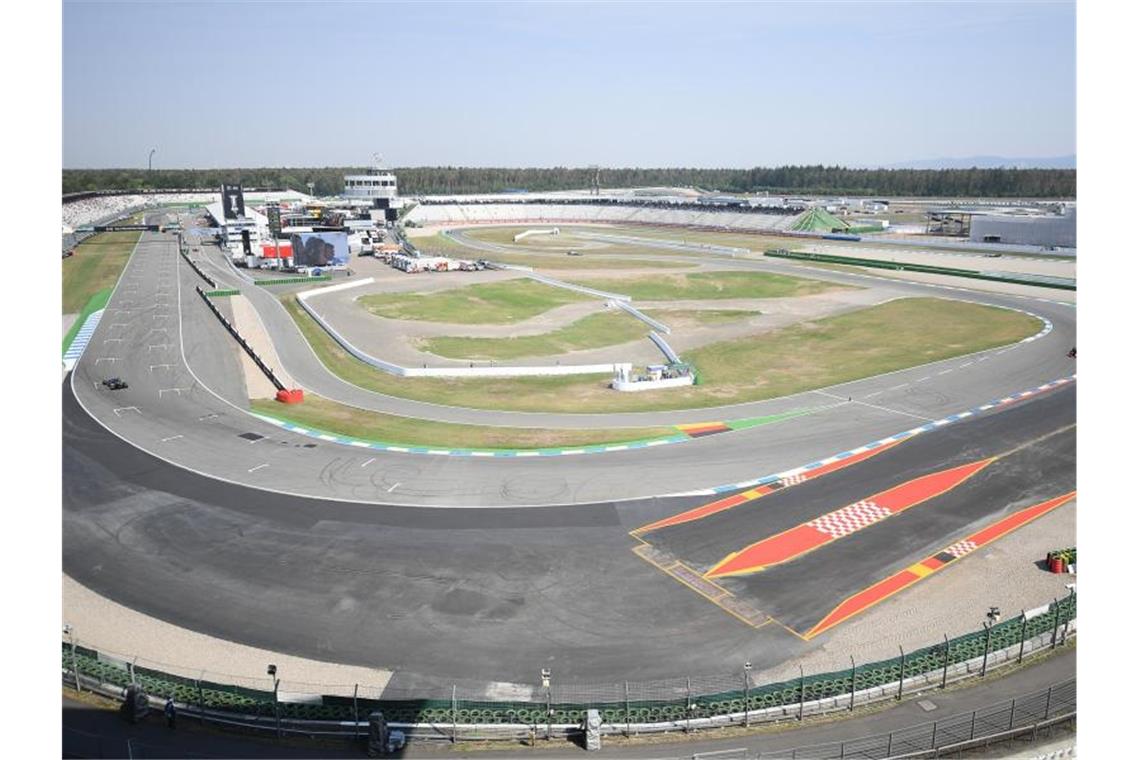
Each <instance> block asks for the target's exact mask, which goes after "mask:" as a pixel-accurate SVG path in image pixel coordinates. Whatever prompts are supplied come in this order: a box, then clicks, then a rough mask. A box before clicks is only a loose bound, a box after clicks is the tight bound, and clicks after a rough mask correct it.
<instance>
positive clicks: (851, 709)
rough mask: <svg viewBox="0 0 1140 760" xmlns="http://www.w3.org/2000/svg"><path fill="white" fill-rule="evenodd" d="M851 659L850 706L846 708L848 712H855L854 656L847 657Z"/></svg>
mask: <svg viewBox="0 0 1140 760" xmlns="http://www.w3.org/2000/svg"><path fill="white" fill-rule="evenodd" d="M848 657H850V658H851V704H849V705H848V706H847V711H848V712H854V711H855V655H853V654H852V655H848Z"/></svg>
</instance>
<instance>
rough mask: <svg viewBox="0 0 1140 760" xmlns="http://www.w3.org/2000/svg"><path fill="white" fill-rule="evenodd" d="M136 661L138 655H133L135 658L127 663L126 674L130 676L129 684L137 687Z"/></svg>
mask: <svg viewBox="0 0 1140 760" xmlns="http://www.w3.org/2000/svg"><path fill="white" fill-rule="evenodd" d="M138 659H139V658H138V655H135V657H134V658H133V659H132V660H131V661H130V662H128V663H127V672H128V673H129V674H130V676H131V683H133V684H135V685H136V686H137V685H138V679H137V678H135V663H136V662H138Z"/></svg>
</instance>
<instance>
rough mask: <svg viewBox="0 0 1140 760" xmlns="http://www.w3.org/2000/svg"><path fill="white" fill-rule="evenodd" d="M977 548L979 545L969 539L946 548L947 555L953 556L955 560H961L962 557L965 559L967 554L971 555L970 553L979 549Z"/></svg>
mask: <svg viewBox="0 0 1140 760" xmlns="http://www.w3.org/2000/svg"><path fill="white" fill-rule="evenodd" d="M977 548H978V545H977V544H975V543H974V542H973V541H971V540H969V539H966V540H964V541H959V542H958V543H956V544H954V545H953V546H947V547H946V553H947V554H953V555H954V558H955V559H961V558H962V557H965V556H966V555H967V554H969V553H970V552H972V551H974V549H977Z"/></svg>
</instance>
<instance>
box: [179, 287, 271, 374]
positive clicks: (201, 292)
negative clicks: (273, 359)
mask: <svg viewBox="0 0 1140 760" xmlns="http://www.w3.org/2000/svg"><path fill="white" fill-rule="evenodd" d="M194 290H196V291H198V295H199V296H201V297H202V301H203V302H204V303H205V304H206V305H207V306H209V307H210V311H212V312H214V316H215V317H217V318H218V320H219V321H220V322H221V323H222V325H223V326H224V327H225V328H226V331H227V332H228V333H229V334H230V335H232V336H233V338H234V340H236V341H237V342H238V345H239V346H241V347H242V348H243V349H245V352H246V353H247V354H249V358H251V359H253V363H254V364H256V365H257V367H258V369H260V370H261V371H262V372H264V373H265V376H266V377H268V378H269V382H271V383H273V386H274V387H275V388H276V389H277V390H279V391H283V390H285V384H284V383H282V382H281V381H280V380H278V379H277V375H276V374H275V373H274V372H273V370H271V369H270V368H269V366H268V365H267V364H266V363H265V362H264V361H262V360H261V357H260V356H258V355H257V352H256V351H254V350H253V347H252V346H250V345H249V343H247V342H246V339H245V338H243V337H242V336H241V333H239V332H238V331H237V328H236V327H234V326H233V325H232V324H230V321H229V320H228V319H226V317H225V315H224V314H222V312H221V310H219V309H218V307H217V306H216V305H215V304H214V302H213V301H211V300H210V294H209V293H207V292H206V291H204V290H202V288H200V287H198V286H197V285H195V286H194Z"/></svg>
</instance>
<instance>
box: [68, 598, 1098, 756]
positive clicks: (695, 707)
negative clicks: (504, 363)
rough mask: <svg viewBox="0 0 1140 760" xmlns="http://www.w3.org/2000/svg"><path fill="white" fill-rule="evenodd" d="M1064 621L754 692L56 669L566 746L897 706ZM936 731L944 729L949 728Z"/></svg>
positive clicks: (736, 687) (75, 652)
mask: <svg viewBox="0 0 1140 760" xmlns="http://www.w3.org/2000/svg"><path fill="white" fill-rule="evenodd" d="M1075 619H1076V594H1075V592H1073V593H1071V594H1070V595H1069V596H1068V597H1066V598H1064V599H1062V600H1060V601H1054V602H1053V603H1051V604H1049V605H1043V606H1042V607H1040V608H1038V609H1037V610H1031V611H1029V612H1026V613H1023V614H1022V615H1019V616H1017V617H1014V618H1011V619H1009V620H1006V621H1004V622H1001V623H997V624H993V625H989V624H987V625H986V626H985V627H984V628H983V629H982V630H981V631H976V632H973V633H968V634H965V635H963V636H958V637H956V638H949V637H944V639H943V641H942V642H939V643H937V644H934V645H932V646H927V647H923V648H921V649H918V650H914V651H911V652H902V651H901V648H900V655H899V656H898V657H894V658H891V659H887V660H880V661H877V662H871V663H866V664H862V665H856V664H855V662H854V659H853V658H852V666H851V667H850V668H847V669H844V670H840V671H834V672H830V673H821V674H814V675H806V676H805V675H801V676H800V677H798V678H793V679H790V680H786V681H782V682H778V683H768V684H761V683H755V682H754V681H753V679H752V678H751V677H750V674H749V673H748V672H746V671H741V672H738V673H735V674H731V673H729V674H721V675H706V676H691V677H684V678H671V679H661V680H656V681H637V682H633V681H629V682H618V683H567V682H559V681H557V680H551V681H550V682H549V683H548V684H546V685H543V686H537V685H536V686H530V685H525V684H514V685H509V684H508V685H504V686H502V687H500V688H498V689H497V690H495V691H494V692H493V693H489V692H488V689H487V684H486V683H485V682H479V683H473V684H463V683H456V684H453V685H443V684H441V685H437V686H427V687H416V688H414V689H410V690H400V689H398V688H394V687H387V688H383V689H381V688H378V687H375V686H368V685H365V684H351V685H344V684H342V685H339V686H334V685H328V684H305V683H295V682H287V683H283V682H280V681H272V680H271V679H268V678H264V679H254V680H251V679H242V678H234V677H232V676H225V675H221V674H215V673H209V672H206V671H201V672H196V673H188V672H185V671H183V672H182V673H181V674H179V673H177V672H175V671H176V670H177V669H174V668H170V667H168V666H165V665H162V664H160V663H152V662H147V661H145V660H140V659H139V658H130V657H125V656H122V655H116V654H111V653H108V652H99V651H97V650H94V649H90V648H87V647H84V646H82V645H81V644H80V643H78V642H75V641H74V640H71V639H69V640H66V641H64V642H63V648H62V656H63V661H62V665H63V675H64V679H65V681H66V682H68V683H71V684H74V685H77V687H78V688H80V689H83V688H92V689H95V690H98V691H100V692H102V693H104V694H109V695H111V696H115V697H121V696H122V694H123V691H124V690H125V688H126V687H127V686H128V685H130V684H137V685H138V686H140V687H142V689H143V690H144V691H145V692H146V693H147V694H149V695H150V696H151V697H152V698H154V699H157V700H162V699H165V698H166V697H167V696H173V698H174V700H175V702H176V703H177V704H178V705H179V706H180V709H182V710H183V711H189V712H190V713H191V714H193V715H196V716H198V717H200V718H201V719H203V720H206V719H209V720H212V721H217V722H228V723H233V724H240V725H245V726H250V727H257V728H263V729H268V730H276V731H278V732H279V733H280V732H283V731H297V732H299V733H305V734H313V733H333V734H338V735H356V734H361V733H363V732H365V731H366V730H367V722H366V721H367V716H368V715H369V714H370V713H372V712H374V711H380V712H382V713H383V714H384V716H385V718H386V720H387V721H388V722H389V723H390V724H393V725H396V726H397V727H404V728H406V729H407V732H408V733H409V734H411V735H413V736H432V737H436V738H445V739H453V740H454V739H458V738H492V737H499V736H501V737H504V738H506V737H518V736H522V735H526V734H528V733H538V734H539V735H555V734H557V735H567V734H573V733H576V732H577V731H578V726H579V724H580V722H581V720H582V718H583V716H584V714H585V711H586V710H588V709H596V710H598V711H599V712H600V714H601V719H602V723H603V726H602V730H603V733H609V734H618V733H626V734H629V733H651V732H658V731H670V730H688V729H698V728H706V727H716V726H725V725H740V724H745V725H747V724H749V723H750V722H755V723H760V722H764V721H776V720H796V719H799V720H802V719H803V718H804V716H809V715H815V714H822V713H827V712H834V711H843V710H853V709H854V708H855V707H856V706H857V705H862V704H867V703H870V702H875V701H883V700H892V699H900V698H901V697H902V695H903V694H904V693H906V692H908V691H917V690H930V689H936V688H940V687H944V686H945V685H946V684H947V683H949V682H952V681H956V680H960V679H962V678H967V677H984V676H985V675H986V673H987V671H988V670H992V669H993V667H995V666H996V665H998V664H1000V663H1012V662H1020V661H1021V660H1022V659H1023V657H1024V656H1025V655H1026V654H1028V653H1030V652H1033V651H1038V650H1041V649H1048V648H1053V647H1056V646H1058V645H1061V644H1063V643H1064V641H1065V638H1066V636H1067V635H1069V633H1070V630H1071V629H1073V627H1074V625H1075V623H1074V621H1075ZM267 687H268V688H267ZM1023 706H1024V707H1025V709H1028V705H1023ZM1015 717H1016V716H1015ZM987 720H988V719H987ZM941 725H943V727H944V728H945V730H946V731H950V730H951V729H950V728H949V726H950V725H951V724H946V723H942V724H941ZM936 738H937V735H936ZM852 756H854V755H852Z"/></svg>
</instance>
